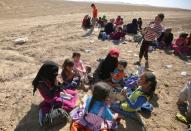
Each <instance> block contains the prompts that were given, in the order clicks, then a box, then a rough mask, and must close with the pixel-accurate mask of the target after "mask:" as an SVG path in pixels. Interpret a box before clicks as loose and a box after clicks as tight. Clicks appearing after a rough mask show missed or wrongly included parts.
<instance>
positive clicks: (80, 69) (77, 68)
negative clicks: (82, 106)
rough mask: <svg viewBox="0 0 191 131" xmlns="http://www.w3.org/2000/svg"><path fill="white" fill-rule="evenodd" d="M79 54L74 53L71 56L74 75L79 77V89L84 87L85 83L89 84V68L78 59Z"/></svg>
mask: <svg viewBox="0 0 191 131" xmlns="http://www.w3.org/2000/svg"><path fill="white" fill-rule="evenodd" d="M80 57H81V54H80V53H78V52H74V53H73V55H72V58H73V61H74V68H73V70H74V73H75V74H76V75H77V76H79V77H80V80H81V87H84V84H85V83H89V73H90V72H91V67H90V66H85V65H84V63H83V62H82V60H81V59H80Z"/></svg>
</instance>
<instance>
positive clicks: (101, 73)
mask: <svg viewBox="0 0 191 131" xmlns="http://www.w3.org/2000/svg"><path fill="white" fill-rule="evenodd" d="M118 57H119V49H117V48H112V49H111V50H110V51H109V53H108V55H107V57H106V58H105V59H104V60H103V61H101V62H100V64H99V66H98V67H97V69H96V70H95V72H94V78H95V81H96V82H97V81H102V80H103V81H108V80H111V73H113V71H114V69H115V68H116V67H117V64H118Z"/></svg>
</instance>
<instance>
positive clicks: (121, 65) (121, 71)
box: [111, 60, 127, 85]
mask: <svg viewBox="0 0 191 131" xmlns="http://www.w3.org/2000/svg"><path fill="white" fill-rule="evenodd" d="M126 67H127V62H126V61H124V60H120V61H119V62H118V66H117V68H115V70H114V72H113V73H112V74H111V76H112V83H114V84H115V85H116V84H120V85H121V83H123V78H124V77H125V69H126Z"/></svg>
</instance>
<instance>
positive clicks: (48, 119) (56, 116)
mask: <svg viewBox="0 0 191 131" xmlns="http://www.w3.org/2000/svg"><path fill="white" fill-rule="evenodd" d="M69 120H70V117H69V115H68V113H67V112H66V111H65V110H64V109H62V108H56V109H54V108H52V109H51V110H50V111H49V112H48V113H46V114H45V115H43V114H42V110H41V109H40V110H39V123H40V126H41V127H44V128H49V127H52V126H55V125H59V124H64V123H66V122H67V121H69Z"/></svg>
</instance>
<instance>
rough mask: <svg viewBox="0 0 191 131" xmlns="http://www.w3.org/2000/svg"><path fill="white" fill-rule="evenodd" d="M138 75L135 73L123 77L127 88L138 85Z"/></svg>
mask: <svg viewBox="0 0 191 131" xmlns="http://www.w3.org/2000/svg"><path fill="white" fill-rule="evenodd" d="M138 80H139V77H138V76H137V75H131V76H130V77H129V78H126V79H124V86H125V87H127V88H128V89H135V88H137V86H138V84H137V83H138Z"/></svg>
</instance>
